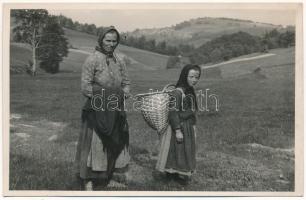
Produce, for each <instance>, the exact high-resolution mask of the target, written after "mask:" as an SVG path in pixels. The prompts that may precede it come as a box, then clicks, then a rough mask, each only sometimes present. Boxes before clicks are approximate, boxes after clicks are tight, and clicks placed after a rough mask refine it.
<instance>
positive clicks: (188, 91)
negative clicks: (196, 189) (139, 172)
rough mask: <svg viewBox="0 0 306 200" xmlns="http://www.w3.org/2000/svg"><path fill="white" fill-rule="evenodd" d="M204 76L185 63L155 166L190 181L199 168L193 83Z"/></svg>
mask: <svg viewBox="0 0 306 200" xmlns="http://www.w3.org/2000/svg"><path fill="white" fill-rule="evenodd" d="M200 76H201V68H200V67H199V66H197V65H186V66H185V67H184V68H183V69H182V71H181V74H180V77H179V80H178V82H177V84H176V90H174V91H173V92H172V93H171V102H170V112H169V124H170V126H169V127H168V129H167V130H166V132H165V133H164V134H163V136H162V140H161V150H160V152H159V156H158V161H157V164H156V169H157V170H158V171H160V172H166V173H167V175H168V176H174V177H178V178H180V179H181V180H183V181H184V182H185V183H187V182H188V181H189V180H190V177H191V175H192V173H194V172H195V167H196V158H195V157H196V152H195V149H196V148H195V139H196V132H195V123H196V117H195V111H196V110H197V107H198V106H197V101H196V95H195V91H194V86H195V85H196V84H197V83H198V81H199V79H200Z"/></svg>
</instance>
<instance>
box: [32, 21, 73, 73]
mask: <svg viewBox="0 0 306 200" xmlns="http://www.w3.org/2000/svg"><path fill="white" fill-rule="evenodd" d="M64 35H65V32H64V30H63V29H62V27H61V26H60V24H59V23H58V21H57V18H56V17H49V18H48V19H47V21H46V26H45V28H44V29H43V32H42V37H41V45H40V46H39V51H38V58H39V60H41V62H40V68H42V69H44V70H45V71H46V72H49V73H57V72H58V71H59V63H60V62H61V61H62V60H63V57H65V56H67V54H68V42H67V39H66V38H65V36H64Z"/></svg>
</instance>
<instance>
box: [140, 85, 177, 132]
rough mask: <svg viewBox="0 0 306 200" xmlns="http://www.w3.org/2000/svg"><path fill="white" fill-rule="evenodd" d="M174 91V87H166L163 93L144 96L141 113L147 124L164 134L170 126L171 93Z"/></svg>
mask: <svg viewBox="0 0 306 200" xmlns="http://www.w3.org/2000/svg"><path fill="white" fill-rule="evenodd" d="M171 90H173V86H172V85H166V86H165V88H164V89H163V91H162V92H157V93H147V94H143V95H140V96H142V105H141V113H142V116H143V117H144V119H145V121H146V122H147V124H148V125H149V126H150V127H151V128H153V129H154V130H156V131H157V132H158V134H162V133H163V132H164V131H165V130H166V128H167V125H168V115H169V102H170V95H169V92H170V91H171Z"/></svg>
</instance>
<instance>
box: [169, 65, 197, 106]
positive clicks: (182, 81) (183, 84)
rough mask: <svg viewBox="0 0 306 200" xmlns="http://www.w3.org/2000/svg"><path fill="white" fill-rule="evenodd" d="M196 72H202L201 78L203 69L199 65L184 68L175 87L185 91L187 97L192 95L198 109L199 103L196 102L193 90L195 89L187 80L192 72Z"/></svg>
mask: <svg viewBox="0 0 306 200" xmlns="http://www.w3.org/2000/svg"><path fill="white" fill-rule="evenodd" d="M192 69H193V70H196V71H199V72H200V76H201V68H200V67H199V66H198V65H191V64H188V65H185V66H184V68H183V69H182V71H181V74H180V77H179V80H178V81H177V83H176V85H175V87H177V88H182V89H183V90H184V93H185V95H192V96H193V97H194V100H195V105H196V108H197V107H198V106H197V101H196V94H195V91H194V89H193V87H191V86H189V84H188V82H187V78H188V74H189V71H190V70H192Z"/></svg>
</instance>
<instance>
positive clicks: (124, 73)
mask: <svg viewBox="0 0 306 200" xmlns="http://www.w3.org/2000/svg"><path fill="white" fill-rule="evenodd" d="M118 60H119V62H120V67H121V76H122V82H121V86H122V89H123V91H124V93H125V95H126V96H127V97H129V96H130V84H131V81H130V79H129V75H128V71H127V68H126V63H125V61H124V59H120V58H119V59H118Z"/></svg>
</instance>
